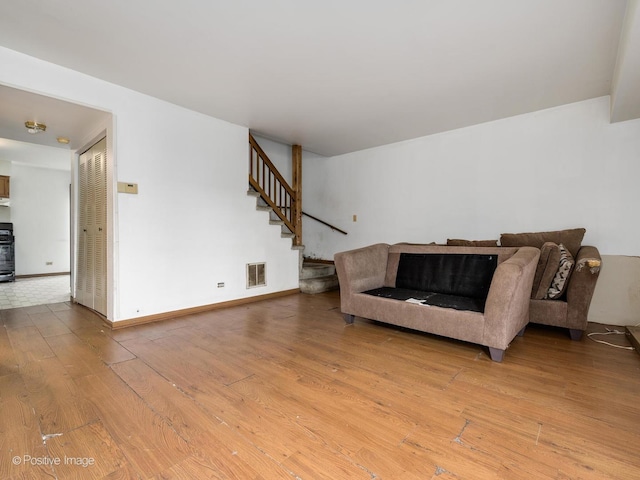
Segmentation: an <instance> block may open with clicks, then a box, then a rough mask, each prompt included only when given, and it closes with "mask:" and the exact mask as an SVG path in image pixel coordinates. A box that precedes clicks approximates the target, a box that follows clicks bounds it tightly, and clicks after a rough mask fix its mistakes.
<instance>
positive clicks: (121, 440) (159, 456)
mask: <svg viewBox="0 0 640 480" xmlns="http://www.w3.org/2000/svg"><path fill="white" fill-rule="evenodd" d="M76 383H77V384H78V386H79V387H80V388H81V389H82V391H83V394H84V396H85V397H86V398H87V400H89V401H90V402H91V403H92V404H93V407H94V409H95V410H96V412H97V414H98V418H99V419H100V421H101V422H102V424H103V425H104V428H105V429H106V431H107V432H108V433H109V435H110V436H111V437H112V438H113V439H114V440H115V441H116V443H117V445H118V446H119V448H120V449H121V450H122V452H123V454H124V455H125V457H126V458H127V460H128V461H129V462H130V463H131V465H132V466H133V467H134V468H135V469H136V470H137V471H140V472H142V475H143V476H147V477H149V476H153V475H155V474H157V473H159V472H161V471H163V470H165V469H167V468H169V467H171V466H172V465H174V464H176V463H178V462H180V461H182V460H184V459H185V458H186V457H187V456H188V455H189V452H188V448H187V445H186V443H185V441H184V440H183V439H182V438H181V437H180V436H179V435H178V434H177V433H176V432H175V431H174V430H173V429H172V428H171V427H170V425H169V424H168V423H166V422H165V421H164V420H163V419H162V418H161V417H160V416H159V415H158V414H156V413H155V412H154V411H153V410H151V409H150V408H149V407H148V406H147V405H146V404H145V403H144V402H143V401H142V400H141V399H140V397H138V396H137V395H136V394H135V393H134V392H133V391H132V390H130V389H129V387H128V386H127V385H126V384H125V383H124V382H123V381H122V379H120V378H119V377H118V376H117V375H116V374H115V373H113V372H111V371H106V372H105V373H103V374H101V375H88V376H84V377H81V378H78V379H76Z"/></svg>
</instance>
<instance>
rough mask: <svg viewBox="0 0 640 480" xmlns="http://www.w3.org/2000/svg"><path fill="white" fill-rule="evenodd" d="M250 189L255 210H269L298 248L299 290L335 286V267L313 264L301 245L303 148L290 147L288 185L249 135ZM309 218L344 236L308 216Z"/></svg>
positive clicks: (314, 290)
mask: <svg viewBox="0 0 640 480" xmlns="http://www.w3.org/2000/svg"><path fill="white" fill-rule="evenodd" d="M249 145H250V155H249V189H248V190H247V195H250V196H252V197H255V199H256V209H257V210H260V211H265V212H268V213H269V224H270V225H274V226H278V227H280V236H281V237H282V238H289V239H291V243H292V245H291V248H292V249H294V250H298V251H299V266H300V267H299V272H300V276H299V279H300V291H302V292H303V293H320V292H326V291H329V290H335V289H336V288H338V276H337V275H336V270H335V267H334V266H333V265H332V264H328V263H317V262H316V263H314V262H313V261H309V260H305V259H304V256H303V252H304V245H302V215H303V213H304V212H302V202H301V200H302V195H301V190H300V188H301V169H302V166H301V161H302V156H301V155H302V147H300V146H299V145H294V146H293V148H292V157H293V158H294V162H293V175H294V186H295V188H293V187H291V186H289V184H288V183H287V181H286V180H285V179H284V178H283V177H282V175H281V174H280V172H278V170H277V169H276V167H275V165H274V164H273V163H272V162H271V160H269V157H268V156H267V154H266V153H265V152H264V151H263V150H262V148H260V145H258V143H257V142H256V140H255V139H254V138H253V136H252V135H251V134H249ZM308 216H309V217H311V218H313V219H314V220H316V221H318V222H321V223H323V224H325V225H327V226H329V227H331V228H332V229H335V230H338V231H340V232H341V233H343V234H345V235H346V232H344V231H342V230H339V229H337V228H336V227H333V226H332V225H329V224H327V223H326V222H323V221H322V220H320V219H317V218H315V217H313V216H311V215H308Z"/></svg>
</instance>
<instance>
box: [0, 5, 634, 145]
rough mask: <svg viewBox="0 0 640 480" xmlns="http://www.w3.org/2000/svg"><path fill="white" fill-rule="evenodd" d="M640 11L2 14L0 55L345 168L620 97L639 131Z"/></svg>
mask: <svg viewBox="0 0 640 480" xmlns="http://www.w3.org/2000/svg"><path fill="white" fill-rule="evenodd" d="M627 7H628V8H627ZM627 9H628V10H629V13H628V15H627V19H626V20H625V12H626V11H627ZM639 10H640V9H639V8H638V0H630V1H629V2H627V1H626V0H562V1H558V0H518V1H514V0H482V1H478V0H396V1H391V0H322V1H319V0H315V1H311V0H271V1H264V0H234V1H232V0H227V1H223V0H181V1H180V2H176V1H175V0H136V1H131V0H109V1H107V2H105V1H97V0H57V1H55V2H51V1H46V0H30V1H19V0H5V1H3V2H0V45H2V46H5V47H7V48H10V49H13V50H17V51H20V52H23V53H26V54H28V55H32V56H34V57H38V58H41V59H44V60H47V61H50V62H53V63H56V64H59V65H63V66H66V67H69V68H71V69H74V70H77V71H80V72H83V73H86V74H89V75H92V76H95V77H99V78H102V79H105V80H107V81H110V82H113V83H116V84H119V85H123V86H125V87H129V88H131V89H134V90H137V91H140V92H143V93H146V94H149V95H152V96H155V97H158V98H162V99H165V100H168V101H170V102H173V103H175V104H178V105H183V106H185V107H187V108H190V109H193V110H197V111H200V112H203V113H206V114H209V115H212V116H214V117H217V118H221V119H224V120H227V121H230V122H233V123H236V124H240V125H245V126H247V127H249V128H250V129H251V130H253V131H254V132H256V133H259V134H261V135H263V136H266V137H270V138H273V139H276V140H280V141H283V142H285V143H291V144H294V143H295V144H301V145H302V146H303V147H304V148H305V149H306V150H309V151H312V152H316V153H319V154H322V155H335V154H340V153H346V152H350V151H355V150H360V149H364V148H369V147H373V146H378V145H383V144H388V143H392V142H396V141H400V140H405V139H410V138H415V137H420V136H424V135H429V134H433V133H436V132H442V131H446V130H450V129H455V128H460V127H464V126H469V125H473V124H477V123H481V122H486V121H491V120H495V119H499V118H505V117H509V116H513V115H518V114H522V113H526V112H531V111H536V110H540V109H543V108H549V107H553V106H557V105H563V104H567V103H572V102H576V101H581V100H585V99H589V98H594V97H599V96H603V95H609V94H613V96H612V98H613V105H612V111H613V113H614V117H616V120H626V119H629V118H637V117H640V91H639V89H638V88H637V85H638V83H637V82H635V79H636V78H638V77H637V75H638V73H639V71H640V67H639V66H638V61H637V60H638V56H639V55H640V34H639V31H640V19H638V15H639V13H638V11H639ZM622 32H625V33H624V35H622ZM621 36H622V38H623V40H622V42H620V38H621ZM619 54H620V58H618V55H619ZM617 59H618V61H617V66H616V60H617ZM634 75H635V77H634ZM3 115H4V108H3V109H2V112H0V116H3ZM0 134H2V132H0Z"/></svg>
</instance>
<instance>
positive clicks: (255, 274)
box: [247, 263, 267, 288]
mask: <svg viewBox="0 0 640 480" xmlns="http://www.w3.org/2000/svg"><path fill="white" fill-rule="evenodd" d="M266 271H267V264H266V263H248V264H247V288H254V287H264V286H265V285H266V284H267V274H266Z"/></svg>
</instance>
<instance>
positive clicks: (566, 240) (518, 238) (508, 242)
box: [500, 228, 586, 257]
mask: <svg viewBox="0 0 640 480" xmlns="http://www.w3.org/2000/svg"><path fill="white" fill-rule="evenodd" d="M585 232H586V230H585V229H584V228H571V229H567V230H556V231H553V232H531V233H503V234H502V235H500V245H502V246H503V247H537V248H542V246H543V245H544V244H545V243H546V242H553V243H557V244H558V245H560V244H561V243H562V244H563V245H564V246H565V247H566V248H567V250H569V252H570V253H571V255H573V257H576V256H577V255H578V250H580V247H581V245H582V239H583V238H584V234H585Z"/></svg>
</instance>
